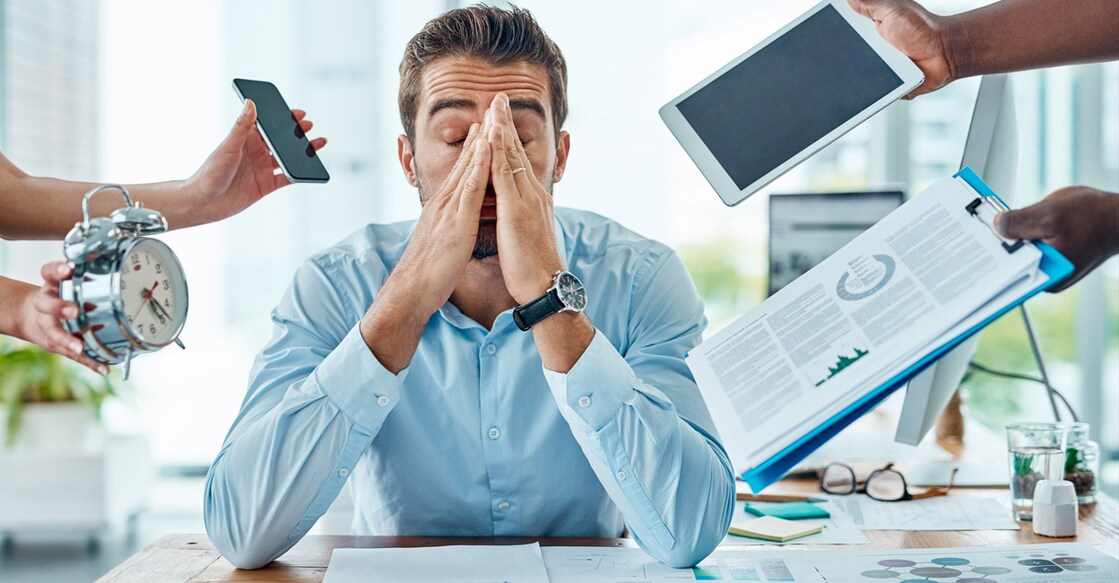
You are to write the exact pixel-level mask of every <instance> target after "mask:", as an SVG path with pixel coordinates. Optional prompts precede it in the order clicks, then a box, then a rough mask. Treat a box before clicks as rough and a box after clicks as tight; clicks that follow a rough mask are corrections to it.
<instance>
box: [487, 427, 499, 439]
mask: <svg viewBox="0 0 1119 583" xmlns="http://www.w3.org/2000/svg"><path fill="white" fill-rule="evenodd" d="M489 436H490V439H497V438H499V437H501V430H500V429H498V428H496V427H490V431H489Z"/></svg>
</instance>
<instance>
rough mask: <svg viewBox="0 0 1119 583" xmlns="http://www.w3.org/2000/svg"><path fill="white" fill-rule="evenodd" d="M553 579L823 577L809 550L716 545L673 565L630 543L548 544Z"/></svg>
mask: <svg viewBox="0 0 1119 583" xmlns="http://www.w3.org/2000/svg"><path fill="white" fill-rule="evenodd" d="M541 551H542V552H543V554H544V564H545V565H547V567H548V575H549V576H550V577H551V578H552V583H676V582H679V581H753V582H754V583H767V582H774V583H776V582H780V583H823V579H821V578H820V575H819V573H817V572H816V570H815V569H814V568H813V566H812V563H811V562H810V561H809V560H806V559H805V558H804V557H810V556H812V554H810V553H805V552H776V551H768V550H762V551H758V550H744V549H717V550H716V551H715V552H714V553H712V554H711V556H709V557H707V558H706V559H704V560H703V561H702V562H700V564H698V565H696V566H695V567H691V568H688V569H673V568H671V567H667V566H665V565H664V563H661V562H659V561H657V560H656V559H654V558H652V557H650V556H649V555H647V554H645V551H643V550H641V549H635V548H632V547H544V548H543V549H541Z"/></svg>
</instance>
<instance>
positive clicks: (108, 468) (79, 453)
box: [0, 337, 155, 540]
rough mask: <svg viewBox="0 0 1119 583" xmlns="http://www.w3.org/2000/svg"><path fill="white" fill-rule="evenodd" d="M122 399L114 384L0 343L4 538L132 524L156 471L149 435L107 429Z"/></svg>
mask: <svg viewBox="0 0 1119 583" xmlns="http://www.w3.org/2000/svg"><path fill="white" fill-rule="evenodd" d="M116 394H117V391H116V388H115V386H114V378H113V377H103V376H101V375H98V374H96V373H94V372H92V371H90V370H88V369H86V368H85V367H83V366H81V365H79V364H77V363H75V362H73V361H71V360H69V359H67V358H64V357H62V356H59V355H56V354H51V353H48V352H46V351H44V350H42V349H40V348H38V347H37V346H33V345H28V344H24V343H17V342H15V341H13V340H9V339H5V338H3V337H0V421H3V422H4V430H3V436H2V437H0V540H4V539H5V538H12V537H16V536H25V535H27V536H33V537H38V538H41V537H43V536H47V537H50V539H51V540H54V539H56V538H57V539H58V540H63V539H65V540H70V539H71V538H72V537H74V536H86V535H88V536H89V537H90V540H97V538H98V537H100V536H101V534H102V533H105V532H108V531H109V530H111V529H118V528H119V529H130V528H131V527H132V525H133V521H131V520H130V519H131V518H133V517H135V516H136V515H137V514H138V513H139V512H141V511H142V510H143V508H145V506H146V504H147V496H148V490H149V489H150V486H151V483H152V480H153V479H154V475H155V473H154V466H153V465H152V463H151V455H150V453H149V450H148V439H147V436H146V435H144V434H142V433H127V432H125V433H121V432H110V431H109V430H108V429H106V428H105V426H104V424H103V423H101V420H100V410H101V404H102V403H103V402H104V401H105V399H107V398H109V397H111V396H114V395H116Z"/></svg>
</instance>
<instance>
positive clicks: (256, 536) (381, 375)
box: [204, 261, 407, 569]
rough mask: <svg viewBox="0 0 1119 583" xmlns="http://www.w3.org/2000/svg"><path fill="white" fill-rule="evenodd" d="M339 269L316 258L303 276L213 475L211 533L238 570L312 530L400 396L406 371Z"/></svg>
mask: <svg viewBox="0 0 1119 583" xmlns="http://www.w3.org/2000/svg"><path fill="white" fill-rule="evenodd" d="M338 269H339V267H338V266H337V264H330V263H326V264H325V266H321V265H319V264H318V263H315V262H313V261H308V262H307V263H306V264H304V265H303V267H301V268H300V270H299V271H298V272H297V274H296V276H295V280H294V281H293V282H292V285H291V287H290V288H289V289H288V291H287V293H286V294H285V295H284V297H283V299H282V300H281V301H280V304H279V305H278V306H277V307H276V309H275V310H274V311H273V313H272V320H273V322H274V324H275V330H274V334H273V337H272V340H271V341H270V342H269V344H268V345H267V346H265V348H264V350H263V351H261V353H260V354H259V355H258V357H257V360H256V363H255V364H254V366H253V370H252V373H251V375H250V380H249V390H248V394H247V395H246V397H245V401H244V403H242V405H241V411H240V413H239V414H238V416H237V419H236V420H235V421H234V423H233V427H232V428H231V429H230V431H229V434H228V436H227V437H226V439H225V443H224V444H223V445H222V449H221V451H220V453H218V456H217V459H216V460H215V461H214V463H213V465H212V466H211V467H210V471H209V474H208V475H207V477H206V489H205V500H204V517H205V523H206V532H207V534H209V536H210V540H211V541H213V543H214V546H215V547H216V548H217V549H218V550H219V551H221V553H222V554H223V555H224V556H225V557H226V558H227V559H228V560H229V562H231V563H233V564H234V565H235V566H237V567H240V568H245V569H255V568H258V567H262V566H264V565H266V564H268V563H270V562H271V561H272V560H274V559H275V558H277V557H279V556H280V555H282V554H283V553H284V552H286V551H287V550H288V549H289V548H291V547H292V546H293V545H294V544H295V543H296V542H298V541H299V539H300V538H302V536H303V535H304V534H306V532H307V530H308V529H310V528H311V526H312V525H313V524H314V523H315V521H316V520H317V519H318V518H319V516H321V515H322V514H323V513H324V512H326V509H327V508H328V507H329V506H330V504H331V502H333V500H334V498H335V497H336V496H337V495H338V492H339V491H340V490H341V489H342V486H343V485H344V484H345V481H346V478H347V476H349V474H350V472H351V471H352V470H353V466H354V464H355V463H357V461H358V459H359V457H360V456H361V454H362V452H363V451H364V450H365V449H366V448H367V447H368V446H369V444H370V443H371V442H372V440H373V437H374V436H375V435H376V434H377V432H378V431H379V430H380V428H381V425H382V423H383V422H384V420H385V417H386V416H387V415H388V414H389V412H390V411H391V410H392V408H393V406H395V404H396V402H397V399H398V396H399V392H400V385H401V383H402V382H403V379H404V376H405V373H406V372H407V371H406V370H405V371H401V372H400V374H398V375H394V374H392V373H390V372H389V371H387V370H385V369H384V367H382V366H381V365H380V363H379V362H378V361H377V358H376V357H375V356H373V353H372V352H371V351H370V350H369V348H368V346H367V345H366V344H365V342H364V340H363V339H362V336H361V333H360V332H359V331H358V328H357V325H356V322H357V321H358V320H359V319H360V316H361V315H360V314H355V313H347V312H354V308H347V305H351V306H352V305H353V302H347V301H345V299H348V298H344V295H343V294H344V289H345V288H343V289H342V290H339V288H337V287H336V286H335V285H333V284H332V283H331V282H332V280H333V281H339V280H342V279H344V276H343V275H342V274H340V273H338V271H337V270H338ZM328 272H329V273H328Z"/></svg>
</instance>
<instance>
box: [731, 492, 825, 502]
mask: <svg viewBox="0 0 1119 583" xmlns="http://www.w3.org/2000/svg"><path fill="white" fill-rule="evenodd" d="M735 499H736V500H740V501H746V502H813V503H819V502H827V500H824V499H823V498H812V497H810V496H797V495H793V494H747V493H746V492H739V493H738V494H736V495H735Z"/></svg>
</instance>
